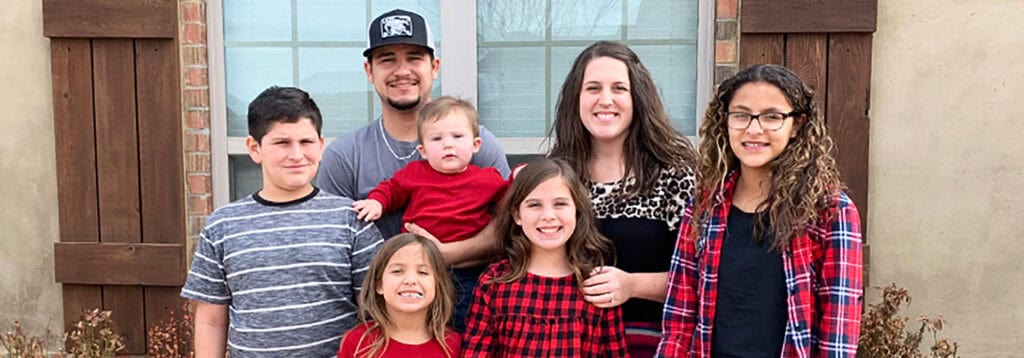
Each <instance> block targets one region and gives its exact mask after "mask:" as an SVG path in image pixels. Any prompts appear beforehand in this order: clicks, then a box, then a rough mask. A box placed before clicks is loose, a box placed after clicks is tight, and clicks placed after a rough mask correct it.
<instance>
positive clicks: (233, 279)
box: [181, 87, 383, 358]
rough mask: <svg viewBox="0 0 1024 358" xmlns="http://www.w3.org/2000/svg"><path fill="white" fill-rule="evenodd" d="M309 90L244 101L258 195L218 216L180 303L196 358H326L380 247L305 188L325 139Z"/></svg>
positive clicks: (351, 214)
mask: <svg viewBox="0 0 1024 358" xmlns="http://www.w3.org/2000/svg"><path fill="white" fill-rule="evenodd" d="M322 123H323V122H322V118H321V115H320V110H319V109H318V108H317V106H316V103H315V102H313V100H312V99H311V98H310V97H309V94H307V93H306V92H304V91H302V90H300V89H297V88H291V87H271V88H268V89H267V90H265V91H263V93H260V95H259V96H257V97H256V99H254V100H253V101H252V103H250V104H249V113H248V125H249V137H248V138H246V148H247V149H248V152H249V157H250V158H252V160H253V161H254V162H255V163H256V164H259V165H260V166H261V168H262V169H261V170H262V174H263V187H262V189H260V190H259V191H258V192H256V193H254V194H252V195H250V196H248V197H245V198H242V199H240V200H237V201H235V202H233V203H231V204H228V205H225V206H223V207H220V208H218V209H217V210H215V211H214V212H213V213H212V214H211V215H210V217H209V218H207V221H206V223H207V224H206V227H205V228H204V229H203V231H202V233H201V234H200V237H199V241H198V242H197V243H196V252H195V256H194V258H193V260H192V268H191V269H190V270H189V274H188V279H187V280H186V282H185V287H184V288H182V290H181V295H182V297H185V298H188V299H191V300H193V301H195V302H196V313H195V324H196V327H195V334H194V337H195V352H196V356H197V357H207V356H216V357H223V356H224V352H225V350H228V349H230V351H231V356H232V357H236V358H238V357H283V356H294V357H332V356H334V355H335V354H337V351H338V343H339V342H340V340H341V336H342V335H343V334H344V332H345V331H346V330H348V329H350V328H352V327H353V326H355V323H356V304H357V302H356V297H357V296H358V291H359V287H360V286H361V285H362V281H363V278H364V276H365V274H366V270H367V266H368V265H369V263H370V260H371V259H372V258H373V255H374V254H375V253H376V252H377V249H378V247H379V246H380V244H381V243H382V242H383V240H382V238H381V235H380V232H379V231H377V229H376V228H375V227H374V226H373V225H372V224H369V223H365V222H363V221H362V220H358V219H357V218H356V215H357V212H356V211H355V210H354V209H353V208H352V200H351V199H348V198H344V197H339V196H334V195H331V194H328V193H326V192H321V191H320V190H319V189H318V188H316V187H314V186H313V185H312V183H311V182H312V180H313V177H314V176H315V175H316V171H317V167H318V165H319V163H320V157H321V155H322V153H323V145H324V139H323V136H321V134H320V128H321V126H322Z"/></svg>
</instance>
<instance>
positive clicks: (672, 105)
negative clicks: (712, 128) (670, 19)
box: [632, 45, 697, 135]
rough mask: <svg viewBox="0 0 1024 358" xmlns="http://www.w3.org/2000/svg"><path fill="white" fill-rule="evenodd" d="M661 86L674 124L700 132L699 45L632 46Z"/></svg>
mask: <svg viewBox="0 0 1024 358" xmlns="http://www.w3.org/2000/svg"><path fill="white" fill-rule="evenodd" d="M632 49H633V51H634V52H636V55H637V56H639V57H640V62H642V63H643V64H644V66H645V67H647V70H648V71H650V72H651V76H652V77H654V84H655V85H657V86H658V94H660V95H661V99H662V101H663V102H664V104H665V110H667V111H668V115H669V116H670V117H672V124H673V125H674V126H675V127H676V129H678V130H679V131H680V132H682V133H684V134H686V135H695V134H696V133H697V127H696V126H697V121H696V120H695V113H696V111H697V108H696V107H695V103H696V98H697V87H696V86H697V71H696V68H697V47H696V46H691V45H676V46H632Z"/></svg>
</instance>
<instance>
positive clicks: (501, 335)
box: [462, 260, 628, 357]
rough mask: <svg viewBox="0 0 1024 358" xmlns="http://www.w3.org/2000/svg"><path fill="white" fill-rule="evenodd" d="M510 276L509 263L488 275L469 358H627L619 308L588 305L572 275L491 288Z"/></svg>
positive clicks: (469, 331) (473, 311) (479, 293)
mask: <svg viewBox="0 0 1024 358" xmlns="http://www.w3.org/2000/svg"><path fill="white" fill-rule="evenodd" d="M509 270H510V266H509V263H508V261H507V260H503V261H501V262H498V263H495V264H493V265H491V267H490V268H488V270H487V271H486V272H484V274H483V275H481V276H480V283H479V284H478V285H477V288H476V291H475V292H473V304H472V305H471V306H470V307H469V315H468V316H467V320H466V333H465V335H464V339H463V350H462V354H463V357H626V356H628V355H627V353H626V341H625V332H624V331H625V329H624V328H623V323H622V311H621V310H620V309H619V308H614V309H603V308H598V307H596V306H594V305H592V304H590V303H588V302H586V301H584V300H583V295H582V294H581V293H580V292H579V289H578V286H577V285H576V278H575V277H573V276H572V275H569V276H565V277H544V276H538V275H534V274H531V273H529V272H527V273H526V275H525V276H524V277H523V278H522V279H520V280H519V281H516V282H512V283H490V282H489V281H490V280H491V279H493V278H495V277H498V276H501V275H502V274H504V273H505V272H508V271H509Z"/></svg>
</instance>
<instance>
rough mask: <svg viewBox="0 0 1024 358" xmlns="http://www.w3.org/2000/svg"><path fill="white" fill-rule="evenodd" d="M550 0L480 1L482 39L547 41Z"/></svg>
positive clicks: (478, 34) (487, 40) (478, 26)
mask: <svg viewBox="0 0 1024 358" xmlns="http://www.w3.org/2000/svg"><path fill="white" fill-rule="evenodd" d="M546 7H547V0H522V1H493V0H488V1H477V3H476V13H477V14H476V19H477V20H476V26H477V36H478V38H479V39H480V41H484V42H491V41H544V32H545V31H546V30H547V28H546V27H545V25H544V21H545V19H544V16H538V15H543V14H544V13H545V11H546V10H545V9H546Z"/></svg>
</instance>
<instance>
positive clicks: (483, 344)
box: [462, 266, 496, 357]
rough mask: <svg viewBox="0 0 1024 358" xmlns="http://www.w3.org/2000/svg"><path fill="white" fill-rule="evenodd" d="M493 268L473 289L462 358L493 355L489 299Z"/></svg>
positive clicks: (491, 289)
mask: <svg viewBox="0 0 1024 358" xmlns="http://www.w3.org/2000/svg"><path fill="white" fill-rule="evenodd" d="M494 271H495V270H494V266H491V268H490V269H489V270H487V272H486V273H484V274H483V275H480V280H479V281H478V282H477V284H476V288H475V289H473V302H472V303H471V304H470V305H469V312H468V313H467V314H466V333H465V334H464V335H463V336H462V356H463V357H490V356H493V355H494V348H496V347H495V346H494V345H495V342H494V334H495V332H494V330H493V327H491V317H493V312H492V311H491V298H492V295H493V294H494V293H493V292H492V291H493V290H494V285H496V284H495V283H491V282H488V281H490V280H491V279H492V278H493V277H494V275H493V274H494Z"/></svg>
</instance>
